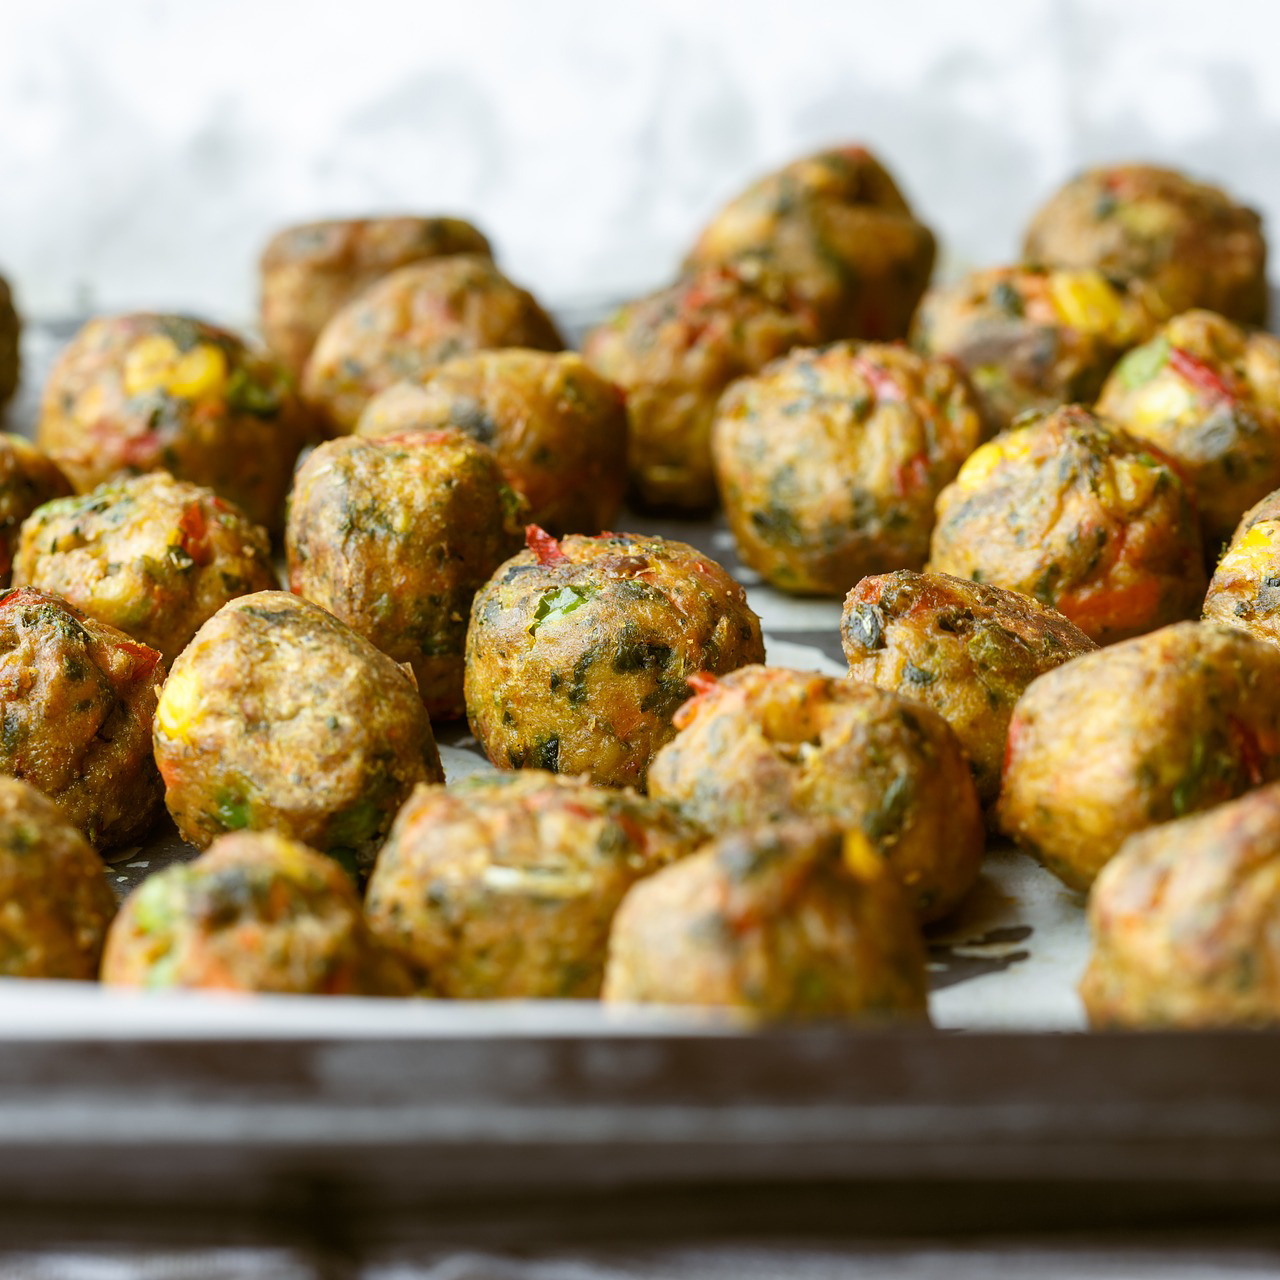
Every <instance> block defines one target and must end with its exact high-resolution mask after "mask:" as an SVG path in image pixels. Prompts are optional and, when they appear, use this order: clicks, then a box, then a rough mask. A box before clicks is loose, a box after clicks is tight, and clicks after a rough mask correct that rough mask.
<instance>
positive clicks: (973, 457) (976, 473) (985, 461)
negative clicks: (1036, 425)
mask: <svg viewBox="0 0 1280 1280" xmlns="http://www.w3.org/2000/svg"><path fill="white" fill-rule="evenodd" d="M1031 443H1032V441H1031V433H1030V432H1029V431H1026V430H1019V431H1010V432H1009V433H1008V434H1007V435H1003V436H996V438H995V439H994V440H989V441H988V442H987V443H986V444H984V445H980V446H979V447H978V448H977V449H975V450H974V451H973V452H972V453H971V454H970V455H969V457H968V459H967V460H966V461H965V464H964V466H962V467H961V468H960V474H959V475H957V476H956V483H957V484H959V485H960V487H961V488H962V489H976V488H977V487H978V486H979V485H980V484H981V483H982V482H983V481H984V480H985V479H986V478H987V477H988V476H989V475H990V474H991V473H992V472H993V471H994V470H995V469H996V468H997V467H998V466H999V465H1000V464H1001V463H1002V462H1014V461H1017V459H1019V458H1025V457H1026V456H1027V454H1028V453H1030V452H1031Z"/></svg>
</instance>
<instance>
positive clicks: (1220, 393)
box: [1169, 347, 1236, 400]
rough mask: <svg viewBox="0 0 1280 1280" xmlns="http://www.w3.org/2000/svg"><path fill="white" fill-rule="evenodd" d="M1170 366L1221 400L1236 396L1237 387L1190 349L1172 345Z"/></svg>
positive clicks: (1193, 383) (1193, 384) (1192, 383)
mask: <svg viewBox="0 0 1280 1280" xmlns="http://www.w3.org/2000/svg"><path fill="white" fill-rule="evenodd" d="M1169 366H1170V368H1172V369H1173V370H1174V371H1175V372H1176V373H1177V374H1178V375H1179V376H1181V377H1182V378H1185V379H1186V380H1187V381H1188V382H1189V383H1191V385H1192V386H1193V387H1197V388H1199V389H1200V390H1201V391H1204V392H1207V393H1208V394H1209V395H1211V396H1216V397H1217V398H1218V399H1219V400H1234V399H1235V398H1236V389H1235V387H1234V386H1233V385H1232V384H1231V383H1230V382H1228V381H1227V380H1226V379H1225V378H1224V377H1222V375H1221V374H1219V373H1218V372H1217V370H1216V369H1214V368H1212V367H1211V366H1210V365H1207V364H1205V362H1204V361H1203V360H1201V359H1200V358H1199V356H1193V355H1192V354H1191V352H1190V351H1184V350H1183V349H1182V348H1181V347H1170V348H1169Z"/></svg>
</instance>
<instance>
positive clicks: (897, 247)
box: [685, 146, 937, 340]
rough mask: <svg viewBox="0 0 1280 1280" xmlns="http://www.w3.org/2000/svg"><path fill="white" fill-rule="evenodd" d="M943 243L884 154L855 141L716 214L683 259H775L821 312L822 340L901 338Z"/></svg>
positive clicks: (772, 178) (794, 167)
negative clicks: (919, 215)
mask: <svg viewBox="0 0 1280 1280" xmlns="http://www.w3.org/2000/svg"><path fill="white" fill-rule="evenodd" d="M936 250H937V246H936V244H935V241H934V238H933V233H932V232H931V231H930V230H929V228H928V227H926V226H925V225H924V224H923V223H921V222H918V221H917V220H916V219H915V218H914V217H913V216H912V213H911V209H910V208H909V207H908V205H907V202H906V200H905V199H904V198H903V196H902V193H901V192H900V191H899V190H898V187H897V185H896V184H895V182H894V181H893V179H892V178H891V177H890V176H889V174H888V173H887V172H885V170H884V168H883V167H882V166H881V164H880V163H879V161H878V160H876V158H875V157H874V156H872V155H871V153H870V152H868V151H867V150H865V149H864V148H863V147H858V146H851V147H838V148H835V149H833V150H831V151H823V152H819V153H818V154H817V155H813V156H806V157H804V158H803V159H800V160H796V161H794V162H793V163H791V164H789V165H787V166H786V167H785V168H783V169H779V170H778V171H777V172H775V173H770V174H766V175H765V176H764V177H763V178H761V179H759V180H758V181H757V182H755V183H753V184H752V185H751V186H750V187H748V188H747V189H746V190H745V191H744V192H743V193H742V194H741V195H739V196H737V197H736V198H735V199H733V200H731V201H730V202H729V203H728V204H727V205H725V207H724V208H723V209H721V210H720V212H719V213H718V214H716V216H715V217H714V218H713V219H712V220H711V222H710V224H709V225H708V226H707V228H706V229H705V230H704V231H703V232H702V234H701V235H700V236H699V237H698V241H697V243H696V244H695V245H694V247H693V251H692V252H691V253H690V255H689V257H688V259H687V261H686V263H685V266H686V269H696V268H698V267H703V266H708V265H717V264H724V263H730V262H740V261H742V260H744V259H745V260H747V261H755V262H763V263H767V264H769V265H770V266H772V267H774V268H776V269H777V270H780V271H781V272H782V273H783V274H784V275H785V276H786V278H787V279H788V281H789V282H790V283H791V285H792V287H793V288H794V289H795V291H796V293H797V295H798V296H799V297H800V298H802V299H803V300H804V301H805V302H807V303H808V304H809V305H811V306H812V307H814V308H815V309H816V310H817V312H818V314H819V316H820V320H821V325H822V334H821V337H822V339H823V340H829V339H831V338H901V337H902V336H903V335H904V334H905V333H906V331H907V325H908V324H909V323H910V320H911V313H912V312H913V311H914V310H915V307H916V303H917V302H919V301H920V295H921V294H922V293H923V292H924V291H925V288H926V287H927V285H928V283H929V276H930V274H931V272H932V271H933V259H934V255H935V253H936Z"/></svg>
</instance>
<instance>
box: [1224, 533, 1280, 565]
mask: <svg viewBox="0 0 1280 1280" xmlns="http://www.w3.org/2000/svg"><path fill="white" fill-rule="evenodd" d="M1278 534H1280V525H1277V523H1276V522H1275V521H1274V520H1262V521H1260V522H1259V523H1258V524H1255V525H1254V526H1253V528H1252V529H1250V530H1249V532H1248V533H1246V534H1245V535H1244V537H1243V538H1241V539H1240V541H1239V542H1237V543H1236V545H1235V546H1234V547H1231V548H1230V549H1229V550H1228V551H1227V554H1226V555H1225V556H1223V557H1222V563H1223V564H1224V565H1227V566H1229V567H1230V568H1231V569H1232V570H1234V571H1236V572H1239V571H1240V570H1242V569H1255V570H1263V569H1272V568H1275V567H1277V566H1280V539H1278V538H1277V535H1278Z"/></svg>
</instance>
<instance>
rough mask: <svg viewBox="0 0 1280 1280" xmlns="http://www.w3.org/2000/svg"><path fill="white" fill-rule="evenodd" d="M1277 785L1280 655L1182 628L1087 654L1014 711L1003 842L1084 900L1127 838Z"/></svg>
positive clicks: (1190, 625) (1241, 638)
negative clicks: (1029, 857) (1085, 891)
mask: <svg viewBox="0 0 1280 1280" xmlns="http://www.w3.org/2000/svg"><path fill="white" fill-rule="evenodd" d="M1277 777H1280V651H1278V650H1277V649H1276V648H1275V647H1273V646H1272V645H1269V644H1266V643H1265V642H1263V641H1261V640H1256V639H1254V637H1253V636H1250V635H1248V634H1247V633H1245V632H1243V631H1239V630H1236V629H1235V628H1233V627H1221V626H1215V625H1213V624H1211V623H1204V622H1183V623H1178V624H1177V625H1175V626H1171V627H1165V628H1163V629H1162V630H1160V631H1156V632H1154V633H1153V634H1151V635H1148V636H1140V637H1139V638H1138V639H1136V640H1129V641H1126V642H1125V643H1124V644H1119V645H1116V646H1115V647H1114V648H1111V649H1104V650H1103V651H1102V652H1100V653H1090V654H1086V655H1085V656H1084V657H1082V658H1077V659H1076V660H1075V661H1074V662H1069V663H1067V664H1066V666H1062V667H1058V668H1057V669H1056V670H1054V671H1050V672H1047V673H1046V674H1045V675H1042V676H1041V677H1040V678H1039V679H1038V680H1035V681H1033V682H1032V684H1031V686H1030V687H1029V688H1028V689H1027V691H1026V693H1025V694H1023V695H1022V698H1021V699H1020V700H1019V702H1018V705H1017V706H1016V707H1015V708H1014V710H1013V718H1012V719H1011V720H1010V722H1009V739H1008V743H1007V745H1006V748H1005V762H1004V780H1003V785H1002V788H1001V792H1000V801H999V805H998V807H997V817H998V821H999V824H1000V827H1001V829H1002V830H1003V831H1004V832H1005V833H1006V834H1007V835H1009V836H1012V837H1013V838H1014V839H1015V840H1017V842H1018V843H1019V844H1020V845H1022V846H1023V847H1024V848H1026V849H1028V850H1029V851H1030V852H1031V853H1033V854H1035V856H1036V857H1038V858H1039V859H1040V860H1041V861H1042V862H1043V863H1044V864H1045V866H1047V867H1048V868H1049V870H1050V871H1052V872H1053V873H1054V874H1055V875H1057V876H1058V877H1059V878H1060V879H1061V880H1063V881H1065V882H1066V883H1067V884H1068V885H1070V886H1072V887H1073V888H1077V889H1085V888H1088V886H1089V885H1090V884H1091V883H1092V881H1093V879H1094V877H1095V876H1096V875H1097V874H1098V872H1099V871H1100V870H1101V869H1102V867H1103V866H1104V865H1105V863H1106V862H1107V861H1108V860H1109V859H1110V858H1111V857H1112V855H1114V853H1115V852H1116V850H1117V849H1118V848H1119V847H1120V845H1121V844H1122V843H1123V842H1124V839H1125V837H1126V836H1128V835H1131V834H1132V833H1133V832H1135V831H1142V830H1144V829H1145V828H1146V827H1150V826H1154V825H1155V824H1156V823H1159V822H1168V821H1169V820H1170V819H1171V818H1179V817H1182V815H1183V814H1187V813H1195V812H1197V811H1199V810H1201V809H1209V808H1212V807H1213V806H1214V805H1216V804H1221V803H1222V802H1223V801H1224V800H1230V799H1231V798H1232V797H1234V796H1238V795H1240V794H1241V793H1242V792H1244V791H1247V790H1248V789H1249V788H1250V787H1256V786H1259V785H1260V784H1261V783H1263V782H1270V781H1272V780H1273V779H1275V778H1277Z"/></svg>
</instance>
